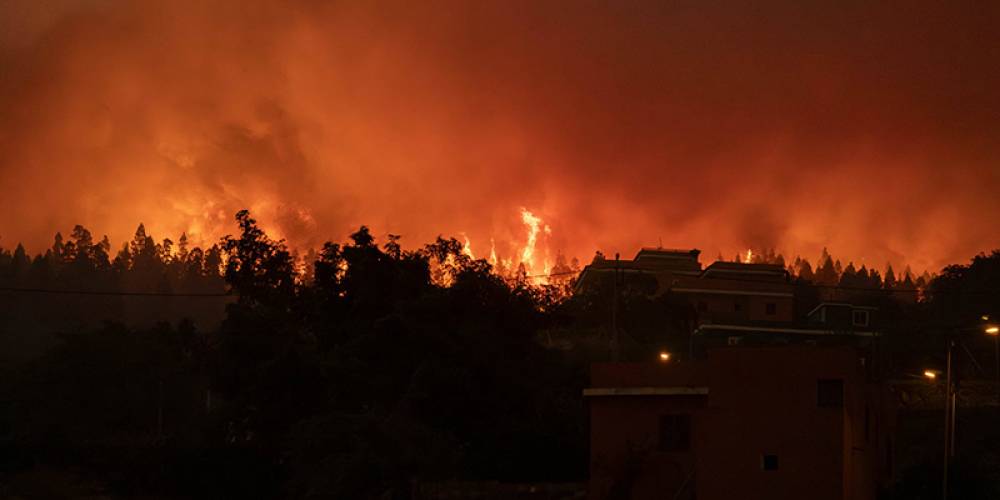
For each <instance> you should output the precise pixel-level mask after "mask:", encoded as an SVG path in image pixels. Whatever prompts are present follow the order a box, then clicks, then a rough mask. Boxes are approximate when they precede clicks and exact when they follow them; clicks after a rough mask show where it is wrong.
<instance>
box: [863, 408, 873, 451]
mask: <svg viewBox="0 0 1000 500" xmlns="http://www.w3.org/2000/svg"><path fill="white" fill-rule="evenodd" d="M871 427H872V425H871V414H870V413H869V411H868V405H867V404H866V405H865V442H866V443H870V442H871Z"/></svg>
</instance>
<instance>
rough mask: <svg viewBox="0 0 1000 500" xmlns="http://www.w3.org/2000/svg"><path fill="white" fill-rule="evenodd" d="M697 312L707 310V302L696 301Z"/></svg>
mask: <svg viewBox="0 0 1000 500" xmlns="http://www.w3.org/2000/svg"><path fill="white" fill-rule="evenodd" d="M698 312H708V303H707V302H705V301H704V300H699V301H698Z"/></svg>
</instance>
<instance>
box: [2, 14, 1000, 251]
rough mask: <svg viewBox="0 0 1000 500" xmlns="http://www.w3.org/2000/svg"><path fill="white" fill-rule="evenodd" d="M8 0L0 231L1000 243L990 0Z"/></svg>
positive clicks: (206, 237) (683, 242)
mask: <svg viewBox="0 0 1000 500" xmlns="http://www.w3.org/2000/svg"><path fill="white" fill-rule="evenodd" d="M44 3H45V4H46V5H42V4H43V2H35V1H32V0H24V1H19V0H14V1H7V2H3V3H0V19H2V21H0V23H2V24H0V28H3V29H2V30H0V31H2V33H3V35H2V36H0V196H2V198H3V200H4V203H3V206H4V207H5V209H4V210H0V245H2V246H4V247H8V248H9V247H11V246H13V244H15V242H17V241H23V242H25V243H26V244H27V245H28V246H29V248H30V249H33V250H36V251H37V250H40V249H42V248H44V247H45V246H48V245H49V244H50V242H51V236H52V234H53V233H54V232H55V231H56V230H62V231H64V232H65V231H66V230H68V229H69V228H71V227H72V226H73V225H74V224H84V225H86V226H87V227H89V228H90V229H92V230H94V231H95V232H97V233H104V232H107V233H108V234H109V236H110V237H111V238H112V240H113V241H119V242H120V241H121V240H123V239H126V238H129V237H130V236H131V233H132V231H133V230H134V229H135V226H136V224H137V223H139V222H140V221H141V222H144V223H145V224H146V226H147V229H148V230H149V232H150V233H152V234H154V235H156V236H158V237H165V236H170V237H174V238H176V236H177V235H179V234H180V233H181V232H182V231H186V232H188V234H189V235H191V236H192V237H193V238H194V239H195V240H200V241H204V242H210V241H214V239H215V238H217V237H219V236H221V235H222V234H225V233H227V232H231V231H232V230H233V224H232V216H233V214H234V213H235V212H236V211H237V210H239V209H241V208H249V209H251V211H252V212H253V213H254V214H255V215H256V216H257V217H258V218H259V219H260V220H261V222H262V223H263V224H264V226H265V228H266V229H268V231H269V232H274V233H276V234H278V235H279V236H282V237H285V238H287V239H288V240H289V241H290V242H291V243H292V244H293V245H297V246H312V245H317V244H319V243H320V242H322V241H324V240H326V239H338V240H339V239H342V238H343V237H344V236H345V235H346V234H347V233H348V232H349V231H351V230H352V229H355V228H356V227H357V226H358V225H360V224H368V225H370V226H371V227H373V229H374V230H375V232H376V233H381V234H384V233H396V234H402V235H403V236H404V240H403V241H404V242H408V243H409V244H410V245H416V244H419V243H423V242H426V241H429V240H431V239H432V238H433V237H435V236H436V235H437V234H439V233H443V234H446V235H456V236H457V235H459V234H460V233H465V234H467V235H468V236H469V238H470V240H471V242H472V250H473V251H474V252H475V253H476V254H477V255H487V254H489V251H490V239H491V238H494V240H495V241H496V246H497V252H498V253H500V254H503V255H505V256H514V255H516V248H517V247H519V246H521V245H523V244H524V241H525V238H526V231H525V228H524V226H523V224H522V221H521V212H520V210H521V208H526V209H528V210H530V211H531V212H532V213H534V214H535V215H537V216H539V217H541V218H542V219H543V220H544V223H545V224H547V225H548V226H550V228H551V233H550V234H544V235H543V236H542V237H541V238H542V239H541V240H540V243H539V244H540V245H543V246H544V247H545V248H546V252H548V258H550V259H551V258H552V256H554V254H555V252H556V251H562V252H564V253H566V254H568V255H571V256H578V257H580V258H581V259H582V260H586V259H589V257H590V256H591V255H593V252H594V251H595V250H603V251H604V252H605V253H607V254H613V253H614V252H616V251H620V252H622V254H623V256H630V255H631V253H632V252H634V251H635V250H637V249H638V247H640V246H643V245H645V246H655V245H658V244H660V242H661V241H662V244H663V245H664V246H676V247H698V248H701V249H702V250H703V251H704V252H705V253H706V254H707V255H709V256H714V255H715V254H716V253H717V252H721V253H723V254H724V255H727V256H731V255H734V254H735V253H736V252H738V251H745V249H747V248H765V247H775V248H777V249H778V250H779V251H782V252H784V253H785V254H786V256H794V255H796V254H800V255H803V256H807V257H810V258H811V259H813V260H815V257H816V256H817V255H818V254H819V253H820V251H821V249H822V248H823V247H828V248H829V249H830V251H831V252H832V253H833V254H834V255H836V256H838V257H841V258H843V259H845V260H847V259H852V260H854V261H855V263H857V264H859V265H860V264H861V263H865V264H867V265H869V266H873V265H874V266H876V267H882V266H884V264H885V263H886V262H887V261H892V262H893V264H894V265H903V264H910V265H912V266H913V267H914V268H915V269H923V268H929V269H931V270H934V269H938V268H940V267H941V266H942V265H944V264H946V263H950V262H964V261H966V260H967V259H968V258H969V257H971V256H972V255H974V254H975V253H977V252H980V251H984V250H988V249H990V248H993V247H998V246H1000V231H997V222H996V221H997V220H1000V147H998V145H997V144H998V143H997V138H998V137H1000V97H998V93H997V92H996V89H997V88H1000V64H997V61H1000V31H998V30H996V29H995V27H996V26H998V25H1000V4H997V3H991V2H979V3H969V4H964V3H963V2H947V3H939V2H917V3H916V4H913V3H910V4H908V5H907V6H905V7H903V6H899V7H894V6H891V5H881V6H877V5H870V2H851V1H848V2H835V3H823V2H820V3H816V4H815V5H813V4H809V3H806V4H803V3H802V2H792V1H778V2H766V3H765V4H761V5H753V6H750V5H747V6H730V5H723V2H683V1H681V2H672V1H649V2H603V1H579V2H528V1H526V2H516V1H515V2H509V1H504V2H465V1H453V2H448V1H446V2H407V1H399V2H395V1H388V2H318V1H315V2H314V1H277V0H275V1H263V0H240V1H235V0H233V1H229V0H218V1H213V2H196V1H178V0H164V1H160V0H146V1H143V2H132V1H114V0H104V1H99V0H90V1H85V0H77V1H69V0H64V1H61V2H44Z"/></svg>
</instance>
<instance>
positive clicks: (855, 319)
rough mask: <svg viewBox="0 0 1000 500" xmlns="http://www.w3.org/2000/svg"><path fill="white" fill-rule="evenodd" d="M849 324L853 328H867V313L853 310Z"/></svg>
mask: <svg viewBox="0 0 1000 500" xmlns="http://www.w3.org/2000/svg"><path fill="white" fill-rule="evenodd" d="M851 324H853V325H854V326H868V311H865V310H859V309H855V310H854V313H853V314H852V316H851Z"/></svg>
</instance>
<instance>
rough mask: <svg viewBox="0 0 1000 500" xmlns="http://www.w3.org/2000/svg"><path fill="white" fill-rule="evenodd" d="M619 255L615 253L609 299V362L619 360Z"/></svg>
mask: <svg viewBox="0 0 1000 500" xmlns="http://www.w3.org/2000/svg"><path fill="white" fill-rule="evenodd" d="M619 257H620V254H619V253H617V252H615V279H614V285H613V286H612V297H611V361H614V362H617V361H618V360H619V358H620V353H619V350H620V346H619V342H618V341H619V339H618V266H619V264H620V260H619Z"/></svg>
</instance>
